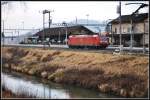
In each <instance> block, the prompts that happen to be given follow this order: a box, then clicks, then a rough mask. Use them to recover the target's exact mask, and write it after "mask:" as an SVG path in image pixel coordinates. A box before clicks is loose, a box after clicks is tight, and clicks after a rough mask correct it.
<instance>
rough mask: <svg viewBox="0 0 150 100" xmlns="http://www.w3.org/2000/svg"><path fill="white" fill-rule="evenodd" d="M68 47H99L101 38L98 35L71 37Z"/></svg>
mask: <svg viewBox="0 0 150 100" xmlns="http://www.w3.org/2000/svg"><path fill="white" fill-rule="evenodd" d="M68 45H72V46H99V45H100V38H99V37H98V35H95V36H93V35H80V36H79V35H78V36H71V37H69V40H68Z"/></svg>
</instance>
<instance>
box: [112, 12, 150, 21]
mask: <svg viewBox="0 0 150 100" xmlns="http://www.w3.org/2000/svg"><path fill="white" fill-rule="evenodd" d="M131 18H132V21H133V22H134V23H137V22H142V21H144V20H145V19H146V18H148V13H141V14H135V15H133V16H131V15H123V16H121V22H122V23H130V21H131ZM109 23H112V24H114V23H116V24H117V23H119V17H118V18H116V19H114V20H112V21H111V22H109Z"/></svg>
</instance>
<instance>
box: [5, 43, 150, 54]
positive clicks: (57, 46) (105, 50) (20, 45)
mask: <svg viewBox="0 0 150 100" xmlns="http://www.w3.org/2000/svg"><path fill="white" fill-rule="evenodd" d="M4 47H24V48H43V49H46V50H47V49H49V50H65V51H80V52H91V53H108V54H113V52H114V51H115V48H111V49H110V48H109V49H108V48H106V49H94V48H78V49H77V48H74V49H72V48H68V46H66V45H55V46H53V45H51V46H50V47H49V46H48V45H45V46H43V45H24V44H23V45H22V44H15V45H4ZM123 53H124V54H130V55H131V54H132V55H144V56H145V55H149V52H146V53H145V54H143V52H141V51H139V50H137V51H135V50H133V51H132V53H131V52H130V51H129V50H123Z"/></svg>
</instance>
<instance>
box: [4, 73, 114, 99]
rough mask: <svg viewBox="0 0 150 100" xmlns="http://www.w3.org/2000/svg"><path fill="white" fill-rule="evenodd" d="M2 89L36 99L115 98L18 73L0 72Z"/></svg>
mask: <svg viewBox="0 0 150 100" xmlns="http://www.w3.org/2000/svg"><path fill="white" fill-rule="evenodd" d="M1 81H2V82H1V83H2V87H5V88H6V89H8V90H10V91H12V92H13V93H14V94H19V93H21V94H22V93H23V94H26V95H32V96H34V97H36V98H51V99H71V98H117V97H116V96H112V95H108V94H103V93H100V92H99V91H96V90H92V89H85V88H82V87H77V86H71V85H62V84H57V83H53V82H51V81H48V80H45V79H41V78H37V77H35V76H29V75H25V74H22V73H18V72H2V73H1Z"/></svg>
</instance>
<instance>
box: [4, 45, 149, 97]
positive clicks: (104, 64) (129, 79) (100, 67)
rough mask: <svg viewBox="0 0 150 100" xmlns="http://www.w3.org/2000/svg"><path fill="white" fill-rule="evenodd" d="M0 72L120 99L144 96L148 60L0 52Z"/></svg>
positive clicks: (15, 50) (10, 49) (13, 50)
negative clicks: (89, 89) (110, 94)
mask: <svg viewBox="0 0 150 100" xmlns="http://www.w3.org/2000/svg"><path fill="white" fill-rule="evenodd" d="M2 63H3V68H7V69H11V70H15V71H18V72H22V73H26V74H29V75H35V76H37V77H42V78H45V79H48V80H51V81H54V82H57V83H63V84H73V85H79V86H83V87H85V88H94V89H97V90H99V91H100V92H104V93H112V94H115V95H121V96H123V97H146V96H147V95H148V64H149V62H148V57H147V56H131V55H123V56H122V55H120V56H119V55H112V54H101V53H87V52H77V51H76V52H73V51H62V50H61V51H58V50H42V49H39V48H36V49H35V48H20V47H3V48H2Z"/></svg>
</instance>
